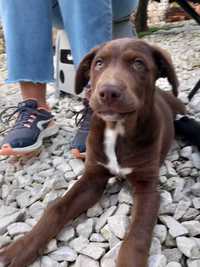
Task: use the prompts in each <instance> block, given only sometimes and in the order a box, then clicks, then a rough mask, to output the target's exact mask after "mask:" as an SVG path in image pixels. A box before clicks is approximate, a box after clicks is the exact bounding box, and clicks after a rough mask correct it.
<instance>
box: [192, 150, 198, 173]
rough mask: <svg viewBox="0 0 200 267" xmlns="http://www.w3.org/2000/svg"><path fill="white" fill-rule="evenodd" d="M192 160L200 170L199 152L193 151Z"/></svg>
mask: <svg viewBox="0 0 200 267" xmlns="http://www.w3.org/2000/svg"><path fill="white" fill-rule="evenodd" d="M191 158H192V162H193V164H194V166H195V168H197V169H199V170H200V156H199V153H197V152H195V153H192V157H191Z"/></svg>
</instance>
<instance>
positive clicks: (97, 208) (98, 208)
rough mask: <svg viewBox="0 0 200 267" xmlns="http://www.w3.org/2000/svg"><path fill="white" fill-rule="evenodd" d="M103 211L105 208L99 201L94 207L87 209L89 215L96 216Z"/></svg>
mask: <svg viewBox="0 0 200 267" xmlns="http://www.w3.org/2000/svg"><path fill="white" fill-rule="evenodd" d="M102 213H103V209H102V207H101V205H100V204H99V203H96V204H95V205H94V206H93V207H92V208H90V209H88V210H87V216H88V217H96V216H99V215H101V214H102Z"/></svg>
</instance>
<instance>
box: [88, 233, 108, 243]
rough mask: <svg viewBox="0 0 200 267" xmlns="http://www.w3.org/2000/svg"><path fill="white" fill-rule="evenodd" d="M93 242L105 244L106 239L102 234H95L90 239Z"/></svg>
mask: <svg viewBox="0 0 200 267" xmlns="http://www.w3.org/2000/svg"><path fill="white" fill-rule="evenodd" d="M90 241H92V242H105V241H106V240H105V238H104V237H103V236H102V235H101V234H97V233H93V234H92V235H91V237H90Z"/></svg>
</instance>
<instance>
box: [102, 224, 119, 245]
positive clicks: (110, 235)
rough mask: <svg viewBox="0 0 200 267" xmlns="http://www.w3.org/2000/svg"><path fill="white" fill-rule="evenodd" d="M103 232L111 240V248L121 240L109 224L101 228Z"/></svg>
mask: <svg viewBox="0 0 200 267" xmlns="http://www.w3.org/2000/svg"><path fill="white" fill-rule="evenodd" d="M101 234H102V236H103V237H104V238H105V239H106V240H107V241H108V242H109V246H110V248H113V247H115V246H116V245H117V244H118V243H119V242H120V239H119V238H117V237H116V235H114V233H113V232H112V231H111V230H110V227H109V226H108V224H106V225H105V226H104V227H103V228H102V229H101Z"/></svg>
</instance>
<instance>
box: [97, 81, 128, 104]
mask: <svg viewBox="0 0 200 267" xmlns="http://www.w3.org/2000/svg"><path fill="white" fill-rule="evenodd" d="M98 98H99V102H100V103H102V104H106V105H113V104H117V103H120V102H121V101H122V100H123V93H122V89H121V87H120V86H117V85H111V84H104V85H102V86H100V88H99V89H98Z"/></svg>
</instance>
